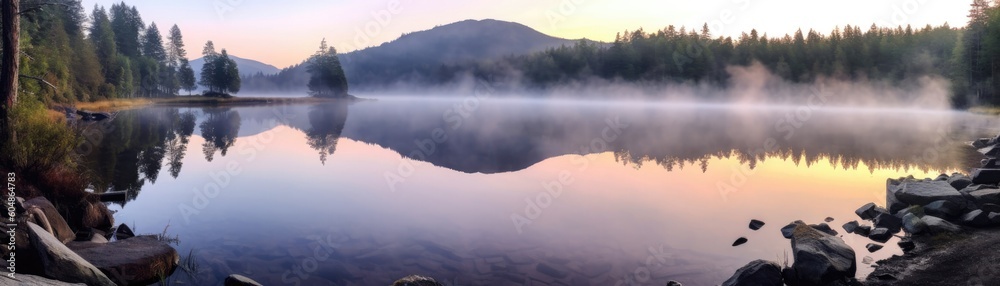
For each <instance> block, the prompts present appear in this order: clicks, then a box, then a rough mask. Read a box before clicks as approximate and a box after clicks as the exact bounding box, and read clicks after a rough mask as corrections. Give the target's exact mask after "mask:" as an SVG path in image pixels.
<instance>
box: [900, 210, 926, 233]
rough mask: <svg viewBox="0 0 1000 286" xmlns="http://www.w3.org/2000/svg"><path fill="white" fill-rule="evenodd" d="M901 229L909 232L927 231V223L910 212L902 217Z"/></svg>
mask: <svg viewBox="0 0 1000 286" xmlns="http://www.w3.org/2000/svg"><path fill="white" fill-rule="evenodd" d="M903 230H906V232H908V233H910V234H921V233H923V232H925V231H927V223H926V222H924V221H923V220H922V219H920V217H917V216H916V215H914V214H912V213H910V214H906V216H904V217H903Z"/></svg>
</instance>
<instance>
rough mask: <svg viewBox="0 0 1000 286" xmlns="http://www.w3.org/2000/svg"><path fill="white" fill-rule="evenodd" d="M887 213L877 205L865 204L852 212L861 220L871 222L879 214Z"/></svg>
mask: <svg viewBox="0 0 1000 286" xmlns="http://www.w3.org/2000/svg"><path fill="white" fill-rule="evenodd" d="M888 212H889V211H887V210H886V209H883V208H881V207H879V206H878V205H875V203H867V204H865V205H863V206H861V207H860V208H858V209H857V210H855V211H854V213H855V214H857V215H858V217H860V218H861V219H863V220H871V219H874V218H875V217H876V216H878V215H879V214H882V213H888Z"/></svg>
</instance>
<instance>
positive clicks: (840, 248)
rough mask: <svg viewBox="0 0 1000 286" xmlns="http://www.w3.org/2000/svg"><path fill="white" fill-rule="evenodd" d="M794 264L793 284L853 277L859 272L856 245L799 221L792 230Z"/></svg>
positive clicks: (816, 282)
mask: <svg viewBox="0 0 1000 286" xmlns="http://www.w3.org/2000/svg"><path fill="white" fill-rule="evenodd" d="M792 254H793V258H794V261H795V262H794V263H793V264H792V267H791V271H790V275H789V277H786V278H789V279H790V280H791V281H787V282H789V283H788V284H789V285H824V284H827V283H830V282H833V281H840V280H843V279H847V278H853V277H854V275H855V273H856V272H857V261H856V260H855V255H854V249H851V247H850V246H848V245H847V244H846V243H844V240H843V239H841V238H839V237H836V236H833V235H829V234H826V233H824V232H821V231H819V230H816V229H815V228H812V227H809V226H807V225H805V224H797V225H796V226H795V229H794V230H793V232H792Z"/></svg>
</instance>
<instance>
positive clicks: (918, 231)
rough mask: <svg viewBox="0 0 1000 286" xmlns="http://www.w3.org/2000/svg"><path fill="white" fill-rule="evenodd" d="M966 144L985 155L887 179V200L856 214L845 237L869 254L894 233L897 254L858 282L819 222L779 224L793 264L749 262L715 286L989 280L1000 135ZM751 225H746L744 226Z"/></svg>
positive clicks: (996, 275) (997, 258)
mask: <svg viewBox="0 0 1000 286" xmlns="http://www.w3.org/2000/svg"><path fill="white" fill-rule="evenodd" d="M972 146H973V147H974V148H976V149H978V150H979V152H980V153H982V154H983V155H985V156H986V157H987V158H986V159H984V160H983V161H982V167H981V168H977V169H975V170H972V172H971V174H969V175H964V174H959V173H955V174H952V175H945V174H942V175H940V176H938V177H936V178H926V179H917V178H913V177H907V178H898V179H888V180H887V181H886V205H885V206H879V205H877V204H875V203H868V204H865V205H863V206H861V207H860V208H858V209H857V210H856V211H855V214H857V215H858V217H859V218H860V219H861V222H859V221H857V220H855V221H850V222H847V223H845V224H844V225H843V226H842V228H843V229H844V231H846V232H847V233H848V234H845V235H859V236H863V237H866V238H868V239H870V240H871V241H872V242H871V243H869V244H868V245H867V247H866V248H867V250H868V251H869V252H875V251H878V250H880V249H881V248H882V247H883V245H882V244H883V243H885V242H887V241H888V240H889V239H891V238H892V237H893V236H896V237H900V238H901V239H900V241H899V242H898V244H899V247H900V248H901V249H902V250H903V251H904V255H902V256H898V255H897V256H893V257H890V258H888V259H885V260H882V261H878V262H876V267H875V268H876V269H875V271H874V272H873V273H872V274H871V275H869V276H868V277H867V278H866V279H865V280H864V281H858V280H857V279H855V274H856V271H857V265H856V262H855V261H856V260H855V259H856V254H855V251H854V250H853V249H851V248H850V247H849V246H847V244H846V243H844V240H843V239H842V237H838V236H837V234H838V233H837V232H836V231H834V230H832V229H831V228H830V227H829V226H827V225H826V224H816V225H807V224H805V223H804V222H802V221H796V222H793V223H791V224H789V225H787V226H785V227H783V228H782V229H781V232H782V234H783V235H784V236H785V238H789V239H790V240H791V245H792V252H793V256H794V258H793V259H794V260H793V261H794V262H793V263H792V265H791V266H785V267H782V265H779V264H778V263H776V262H772V261H765V260H757V261H753V262H750V263H748V264H747V265H746V266H744V267H742V268H740V269H739V270H737V271H736V273H734V274H733V276H732V277H731V278H729V279H728V280H726V281H725V282H724V283H723V284H722V285H724V286H731V285H776V286H780V285H793V286H794V285H991V284H990V283H996V281H1000V270H998V268H996V265H997V263H998V262H1000V229H998V228H997V227H1000V188H998V183H1000V161H998V159H997V157H998V156H1000V137H995V138H983V139H979V140H976V141H974V142H972ZM753 227H754V222H751V228H753Z"/></svg>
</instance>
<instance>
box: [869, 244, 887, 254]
mask: <svg viewBox="0 0 1000 286" xmlns="http://www.w3.org/2000/svg"><path fill="white" fill-rule="evenodd" d="M882 247H883V246H882V245H881V244H878V243H869V244H868V245H865V249H868V252H869V253H872V252H876V251H879V249H882Z"/></svg>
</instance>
